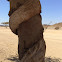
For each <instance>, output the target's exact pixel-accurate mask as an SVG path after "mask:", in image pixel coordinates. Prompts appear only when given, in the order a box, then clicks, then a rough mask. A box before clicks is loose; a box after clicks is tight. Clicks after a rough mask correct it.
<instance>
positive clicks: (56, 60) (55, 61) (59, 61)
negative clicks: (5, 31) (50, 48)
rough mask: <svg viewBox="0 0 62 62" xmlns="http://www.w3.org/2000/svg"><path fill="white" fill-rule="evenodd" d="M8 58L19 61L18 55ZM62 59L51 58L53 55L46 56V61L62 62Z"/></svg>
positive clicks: (13, 61) (14, 61) (15, 61)
mask: <svg viewBox="0 0 62 62" xmlns="http://www.w3.org/2000/svg"><path fill="white" fill-rule="evenodd" d="M7 60H10V61H12V62H19V59H18V57H17V56H16V57H10V58H7ZM61 60H62V59H60V58H51V57H46V58H45V62H61Z"/></svg>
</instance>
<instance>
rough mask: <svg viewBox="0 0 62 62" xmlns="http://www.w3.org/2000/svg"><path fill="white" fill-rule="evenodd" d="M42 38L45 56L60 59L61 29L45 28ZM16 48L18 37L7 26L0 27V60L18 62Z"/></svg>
mask: <svg viewBox="0 0 62 62" xmlns="http://www.w3.org/2000/svg"><path fill="white" fill-rule="evenodd" d="M44 39H45V41H46V45H47V48H46V57H51V58H57V59H62V30H49V29H47V30H45V32H44ZM17 48H18V37H17V36H16V35H15V34H13V33H12V32H11V30H10V29H9V28H7V29H6V28H5V27H0V62H18V57H17V55H18V54H17ZM51 58H48V59H51ZM46 62H51V61H46ZM52 62H53V61H52ZM54 62H57V61H54ZM61 62H62V61H61Z"/></svg>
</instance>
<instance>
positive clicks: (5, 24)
mask: <svg viewBox="0 0 62 62" xmlns="http://www.w3.org/2000/svg"><path fill="white" fill-rule="evenodd" d="M1 24H3V25H4V26H5V27H6V28H7V27H8V25H9V22H2V23H1Z"/></svg>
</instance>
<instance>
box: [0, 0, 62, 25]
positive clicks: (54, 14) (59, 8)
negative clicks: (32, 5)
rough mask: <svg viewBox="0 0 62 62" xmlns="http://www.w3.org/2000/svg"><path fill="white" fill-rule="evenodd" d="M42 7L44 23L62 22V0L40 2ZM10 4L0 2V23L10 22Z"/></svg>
mask: <svg viewBox="0 0 62 62" xmlns="http://www.w3.org/2000/svg"><path fill="white" fill-rule="evenodd" d="M40 2H41V5H42V13H41V15H42V23H43V24H49V23H50V24H55V23H58V22H62V0H40ZM9 7H10V5H9V2H8V1H7V0H0V23H2V22H7V21H9V16H8V12H9Z"/></svg>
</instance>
